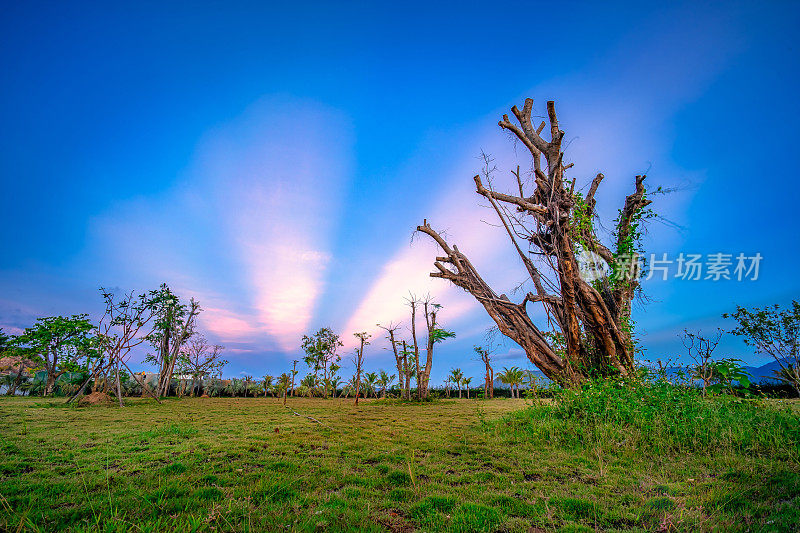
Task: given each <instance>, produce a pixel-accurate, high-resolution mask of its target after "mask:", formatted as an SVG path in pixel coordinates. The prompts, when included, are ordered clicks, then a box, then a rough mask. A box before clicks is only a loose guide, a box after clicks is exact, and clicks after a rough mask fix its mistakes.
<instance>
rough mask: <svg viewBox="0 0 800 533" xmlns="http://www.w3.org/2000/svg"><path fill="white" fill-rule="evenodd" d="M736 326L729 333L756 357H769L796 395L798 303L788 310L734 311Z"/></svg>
mask: <svg viewBox="0 0 800 533" xmlns="http://www.w3.org/2000/svg"><path fill="white" fill-rule="evenodd" d="M722 316H723V317H725V318H733V319H734V320H736V322H738V323H739V326H738V327H736V328H734V329H733V330H731V333H732V334H734V335H736V336H739V337H741V338H742V340H744V342H745V344H747V345H748V346H751V347H753V348H755V350H756V352H757V353H764V354H768V355H770V356H772V358H773V359H775V361H777V362H778V365H780V371H779V375H780V376H781V379H782V380H783V381H785V382H787V383H789V384H790V385H792V386H793V387H794V389H795V391H797V393H798V394H800V303H799V302H798V301H797V300H793V301H792V305H791V306H790V307H789V308H788V309H781V308H780V306H778V305H772V306H768V307H764V308H755V309H752V310H750V309H745V308H744V307H738V306H737V308H736V312H735V313H732V314H728V313H726V314H724V315H722Z"/></svg>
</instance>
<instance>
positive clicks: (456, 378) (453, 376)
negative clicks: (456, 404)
mask: <svg viewBox="0 0 800 533" xmlns="http://www.w3.org/2000/svg"><path fill="white" fill-rule="evenodd" d="M449 379H450V381H452V382H453V383H455V384H456V387H458V397H459V398H461V381H462V380H463V379H464V372H462V371H461V369H460V368H454V369H452V370H450V376H449Z"/></svg>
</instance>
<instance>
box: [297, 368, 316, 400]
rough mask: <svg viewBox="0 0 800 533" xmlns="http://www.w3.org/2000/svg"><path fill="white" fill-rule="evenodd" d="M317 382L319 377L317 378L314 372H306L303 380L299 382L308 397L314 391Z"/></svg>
mask: <svg viewBox="0 0 800 533" xmlns="http://www.w3.org/2000/svg"><path fill="white" fill-rule="evenodd" d="M318 382H319V378H317V376H316V374H308V375H307V376H306V377H304V378H303V380H302V381H301V382H300V386H301V387H305V389H306V393H307V394H308V397H309V398H310V397H311V396H312V394H313V393H314V389H315V388H316V387H317V384H318Z"/></svg>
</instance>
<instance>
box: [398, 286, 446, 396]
mask: <svg viewBox="0 0 800 533" xmlns="http://www.w3.org/2000/svg"><path fill="white" fill-rule="evenodd" d="M406 302H407V303H408V306H409V307H410V308H411V342H412V346H413V348H414V351H413V355H414V371H415V373H416V377H417V397H418V398H419V399H420V400H421V399H424V398H427V397H428V396H429V394H430V386H429V384H430V379H431V370H432V369H433V350H434V348H435V346H436V344H438V343H440V342H442V341H443V340H445V339H447V338H450V337H455V336H456V335H455V333H453V332H452V331H447V330H445V329H442V328H440V327H439V325H440V324H439V322H438V321H437V314H438V312H439V310H440V309H441V308H442V306H441V305H440V304H437V303H436V302H434V301H433V298H431V296H430V295H426V296H425V297H424V298H420V297H418V296H416V295H414V294H411V295H409V297H408V298H407V299H406ZM420 306H422V314H423V316H424V318H425V326H426V328H427V329H426V335H425V364H424V365H423V364H422V362H421V361H420V345H419V342H418V340H417V309H418V308H419V307H420Z"/></svg>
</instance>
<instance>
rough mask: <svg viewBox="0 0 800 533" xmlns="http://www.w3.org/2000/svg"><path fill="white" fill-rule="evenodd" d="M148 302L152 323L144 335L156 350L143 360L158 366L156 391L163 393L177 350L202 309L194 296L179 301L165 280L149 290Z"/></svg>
mask: <svg viewBox="0 0 800 533" xmlns="http://www.w3.org/2000/svg"><path fill="white" fill-rule="evenodd" d="M149 305H150V308H151V310H152V312H153V314H154V317H155V324H154V327H153V330H152V332H151V333H150V334H148V335H147V337H146V338H147V340H148V341H150V344H151V345H152V346H153V348H155V350H156V351H155V353H154V354H148V355H147V358H146V359H145V360H146V361H147V362H149V363H152V364H155V365H156V366H158V367H159V372H158V386H157V391H156V393H157V395H158V396H166V395H167V394H168V392H169V386H170V383H171V382H172V376H173V374H174V372H175V365H176V364H177V362H178V358H179V354H180V351H181V349H182V347H183V346H184V344H185V343H186V341H187V340H189V338H190V337H191V336H192V335H194V332H195V321H196V319H197V316H198V315H199V314H200V312H201V311H202V309H201V308H200V303H199V302H197V301H196V300H195V299H194V298H192V299H191V300H190V301H189V305H186V304H184V303H181V300H180V297H179V296H178V295H177V294H175V293H174V292H172V289H170V288H169V286H168V285H167V284H166V283H163V284H162V285H161V286H160V287H159V288H158V290H157V291H152V292H151V293H150V299H149Z"/></svg>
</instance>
